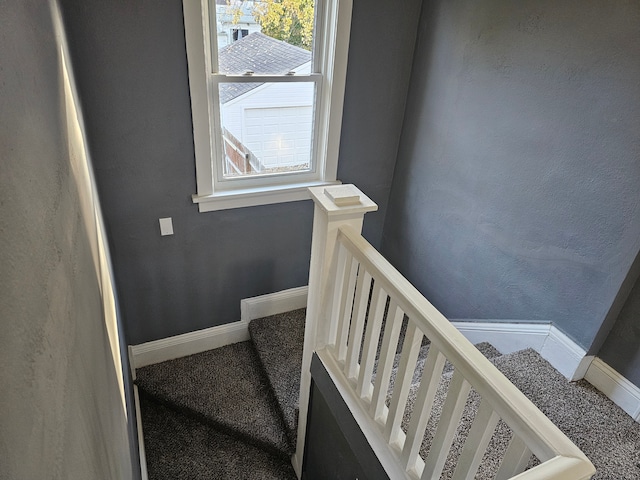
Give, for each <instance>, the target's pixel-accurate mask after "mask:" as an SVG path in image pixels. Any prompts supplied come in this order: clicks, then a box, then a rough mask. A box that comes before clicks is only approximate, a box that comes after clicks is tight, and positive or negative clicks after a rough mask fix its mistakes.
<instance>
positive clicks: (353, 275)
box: [294, 185, 595, 480]
mask: <svg viewBox="0 0 640 480" xmlns="http://www.w3.org/2000/svg"><path fill="white" fill-rule="evenodd" d="M310 192H311V196H312V198H313V199H314V201H315V217H314V233H313V242H312V252H311V256H312V259H311V267H310V273H309V300H308V306H307V320H306V331H305V347H304V354H303V368H302V382H301V391H300V417H299V418H300V419H299V422H298V440H297V441H298V443H297V450H296V455H295V457H294V466H295V468H296V471H297V473H298V474H299V475H300V473H301V467H302V458H303V453H304V450H303V449H304V441H305V433H306V417H307V408H308V399H309V388H310V373H309V365H310V362H311V357H312V355H313V353H314V352H315V353H316V354H317V355H318V357H319V358H320V359H321V360H322V362H323V364H324V366H325V368H326V370H327V372H328V373H329V375H330V376H331V378H332V380H333V381H334V383H335V384H336V387H337V388H338V390H339V391H340V393H341V394H342V396H343V399H344V401H345V402H346V404H347V405H348V406H349V408H350V410H351V412H352V414H353V416H354V418H355V419H356V421H357V422H358V424H359V425H360V427H361V429H362V431H363V433H364V434H365V436H366V437H367V440H368V441H369V443H370V445H371V447H372V448H373V450H374V452H375V453H376V455H377V456H378V458H379V460H380V462H381V464H382V466H383V467H384V468H385V470H386V471H387V473H388V475H389V477H390V478H393V479H396V478H398V479H399V478H404V479H412V480H417V479H437V478H440V475H441V473H442V471H443V469H444V467H445V463H446V461H447V458H448V456H449V455H450V448H451V446H452V444H453V443H454V440H455V441H457V442H461V441H464V444H463V445H462V446H458V447H459V448H460V449H461V453H460V455H459V457H458V459H457V462H456V468H455V471H454V474H453V478H454V479H472V478H475V474H476V472H477V470H478V468H479V467H480V465H481V462H482V460H483V456H484V454H485V451H486V449H487V447H488V445H489V444H490V441H491V439H492V437H493V436H494V432H495V430H496V426H497V425H498V422H499V421H502V422H504V423H505V424H506V425H507V426H508V427H509V429H510V431H511V435H512V438H511V441H510V443H509V445H508V447H507V448H505V449H504V451H503V452H501V453H500V455H501V458H500V459H499V462H494V463H497V465H498V467H497V468H496V469H495V472H493V473H492V475H493V478H496V479H508V478H518V479H521V480H530V479H558V480H560V479H562V480H583V479H589V478H591V476H592V475H593V474H594V473H595V469H594V467H593V465H592V464H591V463H590V462H589V460H588V459H587V458H586V456H585V455H584V454H583V453H582V452H581V451H580V450H579V449H578V448H577V447H576V446H575V445H574V444H573V443H572V442H571V441H570V440H569V439H568V438H567V437H566V436H565V435H564V434H563V433H562V432H561V431H560V430H559V429H558V428H557V427H556V426H555V425H553V423H552V422H551V421H550V420H549V419H548V418H547V417H546V416H545V415H544V414H543V413H542V412H540V410H538V409H537V408H536V407H535V405H533V404H532V403H531V402H530V401H529V400H528V399H527V398H526V397H525V396H524V395H523V394H522V393H521V392H520V391H519V390H518V389H517V388H516V387H515V386H514V385H513V384H512V383H511V382H510V381H509V380H508V379H507V378H506V377H505V376H504V375H503V374H502V373H500V372H499V371H498V370H497V369H496V368H495V366H494V365H493V364H492V363H491V362H489V361H488V360H487V359H486V358H485V357H484V356H483V355H482V354H481V353H480V352H479V351H478V350H477V349H476V348H475V347H474V346H473V345H472V344H471V343H470V342H469V341H468V340H467V339H466V338H465V337H464V336H463V335H462V334H461V333H460V332H458V330H456V328H455V327H454V326H453V325H452V324H451V323H450V322H449V321H448V320H447V319H446V318H445V317H444V316H443V315H442V314H441V313H440V312H439V311H438V310H437V309H436V308H435V307H434V306H433V305H431V303H429V302H428V301H427V300H426V299H425V298H424V297H423V296H422V295H421V294H420V293H419V292H418V291H417V290H416V289H415V288H414V287H413V286H412V285H411V284H410V283H409V282H408V281H407V280H406V279H405V278H404V277H403V276H402V275H401V274H400V273H399V272H398V271H397V270H396V269H395V268H393V266H391V265H390V264H389V263H388V262H387V261H386V260H385V259H384V258H383V257H382V256H381V255H380V254H379V253H378V252H377V251H376V250H375V249H374V248H373V247H372V246H371V245H370V244H369V243H368V242H367V241H366V240H365V239H364V238H363V237H362V236H361V235H360V231H361V228H362V219H363V215H364V213H366V212H367V211H372V210H375V209H376V205H375V204H374V203H373V202H372V201H371V200H370V199H368V198H367V197H366V196H365V195H364V194H362V192H360V191H359V190H357V189H356V188H355V187H354V186H353V185H343V186H338V187H330V188H329V189H326V188H325V187H315V188H311V189H310ZM403 322H404V323H405V324H406V330H405V331H404V340H403V342H404V343H403V345H402V350H401V354H400V358H399V361H398V362H397V370H396V376H395V379H394V382H393V387H392V388H389V385H390V382H391V372H392V369H393V364H394V359H395V357H396V348H397V346H398V341H399V339H400V336H401V333H402V332H401V330H402V324H403ZM424 337H427V338H428V339H429V341H430V347H429V352H428V355H427V357H426V359H425V360H424V368H423V370H422V374H421V376H420V378H419V383H418V384H414V385H412V383H414V381H413V380H414V378H413V377H414V372H415V371H416V365H417V363H418V357H419V353H420V349H421V345H422V344H423V339H424ZM376 357H377V358H376ZM376 360H377V363H376ZM446 361H448V362H450V364H451V365H452V366H453V374H452V376H451V379H450V382H449V383H448V390H447V392H446V399H445V400H444V403H443V405H442V409H441V413H440V415H439V418H438V421H437V428H435V431H434V432H433V438H432V440H431V446H430V448H429V449H428V452H427V453H426V454H425V456H424V457H423V456H421V454H420V450H421V446H422V444H423V439H424V436H425V432H426V429H427V424H428V421H429V419H430V417H431V416H432V415H434V416H435V411H434V410H433V408H432V407H433V405H434V400H435V398H436V396H437V392H438V389H441V388H443V384H442V382H441V378H442V373H443V370H444V367H445V362H446ZM374 371H375V375H374ZM445 386H446V385H445ZM412 388H413V389H414V393H415V401H414V402H413V410H412V411H411V412H408V411H406V410H407V401H408V398H409V393H410V389H412ZM472 391H473V392H474V393H473V395H477V396H479V397H480V401H479V403H478V407H477V411H476V413H475V416H474V417H473V420H472V424H471V426H470V428H469V431H468V434H467V435H466V438H461V437H462V436H459V437H458V439H457V440H456V438H455V437H456V431H457V429H458V425H459V422H460V419H461V417H462V415H463V412H464V411H465V405H466V404H467V402H468V400H469V397H470V395H471V392H472ZM407 417H408V420H407ZM403 419H404V424H403ZM532 455H534V456H535V457H536V459H537V461H538V462H539V464H538V465H537V466H534V467H533V468H530V469H529V470H526V468H527V466H528V465H529V463H530V459H531V456H532Z"/></svg>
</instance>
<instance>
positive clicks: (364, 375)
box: [356, 282, 387, 398]
mask: <svg viewBox="0 0 640 480" xmlns="http://www.w3.org/2000/svg"><path fill="white" fill-rule="evenodd" d="M386 303H387V293H386V292H385V291H384V290H383V289H382V288H381V287H380V283H379V282H378V283H376V282H374V284H373V294H372V295H371V307H369V308H370V310H369V318H368V320H367V331H366V333H365V338H364V347H363V349H362V360H360V375H359V376H358V384H357V385H356V393H357V394H358V395H359V396H360V398H368V397H369V396H370V395H371V389H372V384H371V375H372V373H373V365H374V363H375V357H376V350H377V348H378V340H379V338H380V329H381V328H382V318H383V317H384V307H385V304H386Z"/></svg>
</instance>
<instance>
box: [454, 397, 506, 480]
mask: <svg viewBox="0 0 640 480" xmlns="http://www.w3.org/2000/svg"><path fill="white" fill-rule="evenodd" d="M498 420H500V417H499V416H498V414H497V413H496V412H495V411H494V410H493V408H491V405H489V402H487V401H486V400H484V399H483V400H482V401H481V403H480V407H478V413H477V414H476V418H475V419H474V421H473V425H472V426H471V430H470V431H469V436H468V437H467V440H466V442H465V444H464V450H463V451H462V454H461V455H460V458H459V459H458V465H457V466H456V470H455V472H454V474H453V480H473V479H474V478H475V476H476V471H477V470H478V467H479V466H480V462H481V461H482V457H483V456H484V453H485V451H486V449H487V445H489V442H490V441H491V437H492V436H493V432H494V431H495V429H496V425H497V424H498Z"/></svg>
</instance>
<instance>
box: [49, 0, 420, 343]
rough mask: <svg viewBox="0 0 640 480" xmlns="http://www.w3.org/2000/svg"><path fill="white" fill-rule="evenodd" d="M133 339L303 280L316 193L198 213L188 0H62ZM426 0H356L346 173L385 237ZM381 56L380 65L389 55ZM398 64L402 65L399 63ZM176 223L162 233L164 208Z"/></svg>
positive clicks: (216, 319)
mask: <svg viewBox="0 0 640 480" xmlns="http://www.w3.org/2000/svg"><path fill="white" fill-rule="evenodd" d="M61 3H62V4H63V10H64V14H65V20H66V22H67V30H68V32H69V36H70V39H71V49H72V55H73V57H74V63H75V66H76V72H77V76H78V81H79V88H80V94H81V98H82V103H83V107H84V109H85V113H86V118H87V130H88V134H89V143H90V149H91V152H92V156H93V161H94V164H95V168H96V177H97V182H98V189H99V191H100V194H101V199H102V202H103V208H104V212H105V219H106V222H107V228H108V230H109V237H110V243H111V246H112V253H113V257H114V266H115V271H116V280H117V284H118V288H119V294H120V295H119V296H120V301H121V305H122V309H123V316H124V319H125V322H126V324H127V333H128V338H129V340H130V342H131V343H132V344H137V343H141V342H145V341H150V340H155V339H158V338H163V337H167V336H171V335H176V334H180V333H185V332H189V331H193V330H197V329H201V328H206V327H211V326H214V325H219V324H223V323H227V322H231V321H235V320H239V318H240V300H241V299H242V298H247V297H251V296H255V295H261V294H265V293H271V292H275V291H279V290H283V289H286V288H291V287H296V286H300V285H306V284H307V279H308V268H309V267H308V264H309V254H310V247H311V225H312V218H311V217H312V212H313V209H312V205H311V202H310V201H305V202H294V203H288V204H280V205H269V206H262V207H255V208H244V209H236V210H227V211H222V212H209V213H198V211H197V207H196V206H195V205H193V204H192V203H191V200H190V196H191V194H193V193H195V170H194V153H193V135H192V126H191V111H190V103H189V88H188V77H187V63H186V53H185V44H184V27H183V18H182V3H181V0H168V1H163V2H157V1H155V0H140V1H136V2H130V1H123V0H121V1H109V2H104V1H102V0H63V1H62V2H61ZM419 4H420V2H419V0H405V1H403V2H401V3H400V6H399V7H397V8H396V7H395V5H394V6H393V8H392V6H391V2H387V1H383V0H376V1H374V2H371V1H368V2H365V1H363V0H356V2H355V7H354V11H355V18H354V22H353V25H354V27H353V30H352V44H353V48H352V50H351V53H350V62H349V71H348V81H347V94H348V95H349V99H348V100H347V102H346V108H345V121H344V125H343V137H342V138H343V141H342V149H343V154H342V155H341V159H340V167H339V178H340V179H341V180H343V181H346V182H353V183H356V184H358V185H359V186H361V187H362V189H363V190H364V191H365V193H367V194H368V195H369V196H371V197H372V198H373V199H374V200H375V201H377V202H378V203H380V205H381V212H380V213H376V214H371V215H370V216H369V218H368V219H367V220H366V222H365V233H366V235H367V237H368V238H370V239H371V241H372V242H374V243H376V242H377V243H379V241H380V237H381V229H382V224H383V220H384V218H383V216H384V211H385V206H386V202H387V196H388V192H389V190H390V186H391V176H392V172H393V168H394V162H395V152H396V149H397V145H398V141H399V136H400V130H401V119H402V117H403V112H404V101H405V98H406V89H407V85H408V77H409V71H410V67H411V60H412V53H413V46H414V43H415V29H416V26H417V16H418V15H417V12H418V10H419ZM381 62H382V63H381ZM391 67H392V68H391ZM167 216H170V217H173V221H174V230H175V235H173V236H169V237H160V234H159V228H158V218H160V217H167Z"/></svg>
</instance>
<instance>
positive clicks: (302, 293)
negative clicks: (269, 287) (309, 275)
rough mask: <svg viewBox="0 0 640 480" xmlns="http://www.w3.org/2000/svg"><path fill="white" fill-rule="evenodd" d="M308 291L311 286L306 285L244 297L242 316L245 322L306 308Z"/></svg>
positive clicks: (241, 306) (241, 308) (241, 302)
mask: <svg viewBox="0 0 640 480" xmlns="http://www.w3.org/2000/svg"><path fill="white" fill-rule="evenodd" d="M308 291H309V287H307V286H306V285H305V286H303V287H296V288H290V289H288V290H282V291H280V292H275V293H268V294H266V295H260V296H259V297H251V298H245V299H242V300H240V318H241V319H242V321H243V322H250V321H251V320H255V319H256V318H264V317H269V316H271V315H277V314H278V313H285V312H290V311H292V310H298V309H300V308H306V306H307V293H308Z"/></svg>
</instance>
